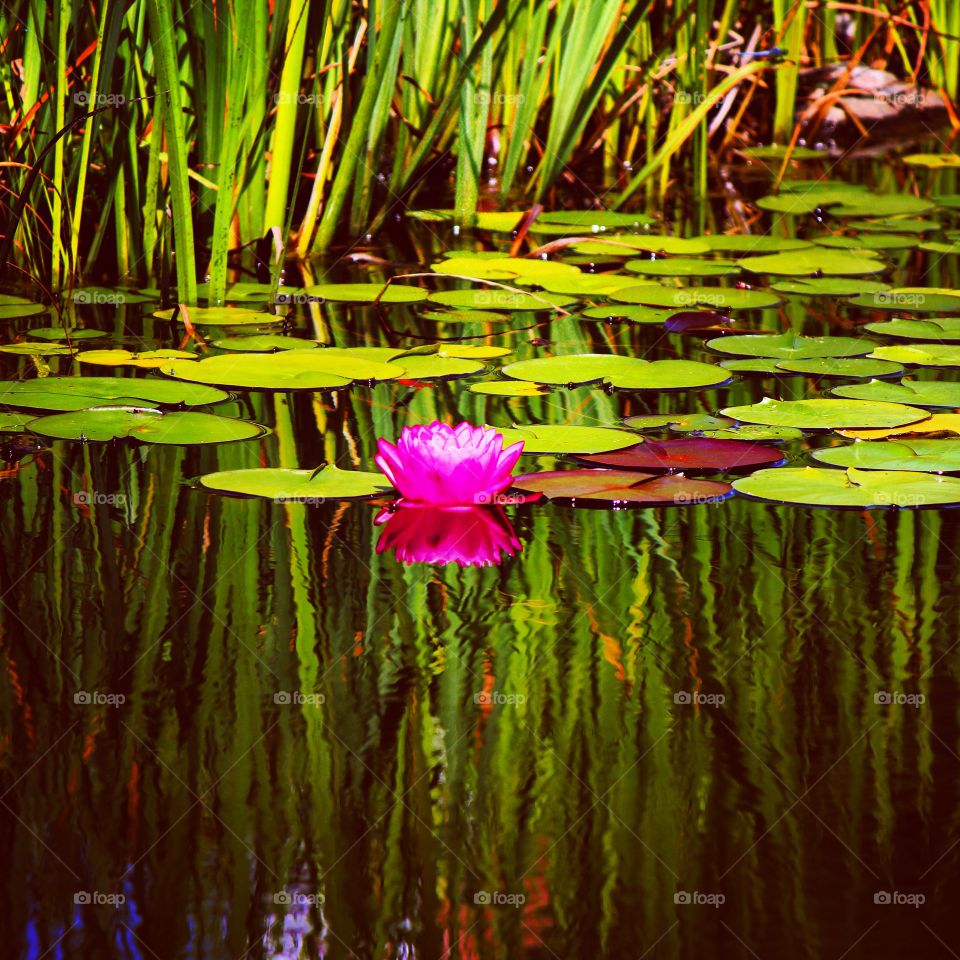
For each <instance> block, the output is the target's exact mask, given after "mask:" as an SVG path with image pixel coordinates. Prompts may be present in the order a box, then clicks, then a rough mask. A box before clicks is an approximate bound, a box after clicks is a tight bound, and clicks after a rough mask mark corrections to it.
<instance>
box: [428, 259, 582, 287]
mask: <svg viewBox="0 0 960 960" xmlns="http://www.w3.org/2000/svg"><path fill="white" fill-rule="evenodd" d="M430 269H431V270H433V271H434V272H435V273H440V274H448V275H453V276H459V277H471V278H472V279H474V280H514V281H515V282H516V283H520V284H523V283H539V282H540V281H541V280H543V279H545V278H549V277H558V276H569V277H578V276H580V270H579V268H578V267H575V266H572V265H571V264H569V263H561V262H560V261H557V260H535V259H532V258H527V259H525V258H522V257H491V258H490V259H487V260H478V259H476V258H474V257H458V256H454V257H450V258H448V259H446V260H440V261H438V262H437V263H434V264H431V266H430Z"/></svg>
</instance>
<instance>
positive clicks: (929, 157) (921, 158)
mask: <svg viewBox="0 0 960 960" xmlns="http://www.w3.org/2000/svg"><path fill="white" fill-rule="evenodd" d="M900 159H901V160H902V161H903V162H904V163H905V164H906V165H907V166H908V167H926V168H927V169H928V170H942V169H944V168H945V167H960V157H958V156H957V155H956V154H955V153H909V154H907V155H906V156H905V157H901V158H900Z"/></svg>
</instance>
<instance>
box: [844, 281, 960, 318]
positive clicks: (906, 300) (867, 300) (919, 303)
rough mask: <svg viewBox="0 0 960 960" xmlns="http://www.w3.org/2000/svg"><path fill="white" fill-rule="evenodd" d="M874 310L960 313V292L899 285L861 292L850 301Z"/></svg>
mask: <svg viewBox="0 0 960 960" xmlns="http://www.w3.org/2000/svg"><path fill="white" fill-rule="evenodd" d="M850 303H851V305H853V306H855V307H867V308H869V309H872V310H903V311H906V312H907V313H960V293H957V294H955V295H954V294H950V293H940V292H934V291H932V290H927V289H924V288H923V287H899V288H894V289H892V290H880V291H877V292H876V293H870V294H866V293H864V294H860V295H859V296H857V297H854V298H853V299H852V300H851V301H850Z"/></svg>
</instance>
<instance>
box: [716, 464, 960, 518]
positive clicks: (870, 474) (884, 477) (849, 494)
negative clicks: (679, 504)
mask: <svg viewBox="0 0 960 960" xmlns="http://www.w3.org/2000/svg"><path fill="white" fill-rule="evenodd" d="M733 488H734V490H736V491H737V493H739V494H743V495H745V496H748V497H753V498H754V499H757V500H770V501H773V502H774V503H794V504H802V505H805V506H811V507H859V508H870V507H900V508H903V509H910V508H913V509H916V508H920V507H934V506H950V505H953V504H956V503H960V480H958V479H956V478H955V477H940V476H931V475H930V474H927V473H919V472H914V471H892V470H856V469H854V468H849V469H847V470H832V469H829V468H824V467H775V468H773V469H770V470H758V471H757V472H756V473H753V474H751V475H750V476H748V477H741V478H740V479H739V480H735V481H734V483H733Z"/></svg>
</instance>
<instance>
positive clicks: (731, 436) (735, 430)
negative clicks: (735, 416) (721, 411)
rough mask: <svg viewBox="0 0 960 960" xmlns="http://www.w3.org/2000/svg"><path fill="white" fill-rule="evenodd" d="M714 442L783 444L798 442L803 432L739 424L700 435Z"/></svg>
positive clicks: (795, 429) (752, 424)
mask: <svg viewBox="0 0 960 960" xmlns="http://www.w3.org/2000/svg"><path fill="white" fill-rule="evenodd" d="M701 435H702V436H704V437H711V438H712V439H714V440H748V441H759V440H769V441H772V442H773V443H783V442H784V441H785V440H799V439H800V438H801V437H802V436H803V431H802V430H798V429H797V428H796V427H767V426H763V425H761V424H759V423H740V424H736V425H734V426H732V427H730V428H729V429H726V430H704V431H703V433H702V434H701Z"/></svg>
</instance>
